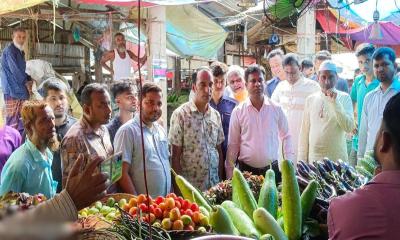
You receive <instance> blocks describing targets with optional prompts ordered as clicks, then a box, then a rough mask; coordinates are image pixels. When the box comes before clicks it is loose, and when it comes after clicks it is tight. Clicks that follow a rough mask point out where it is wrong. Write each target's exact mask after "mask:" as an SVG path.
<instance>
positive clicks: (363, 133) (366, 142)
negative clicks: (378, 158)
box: [357, 47, 400, 158]
mask: <svg viewBox="0 0 400 240" xmlns="http://www.w3.org/2000/svg"><path fill="white" fill-rule="evenodd" d="M372 59H373V68H374V75H375V76H376V78H378V80H379V82H380V84H379V87H377V88H376V89H375V90H373V91H371V92H369V93H368V94H367V95H366V96H365V99H364V105H363V109H362V114H361V123H360V131H359V135H358V152H357V157H358V158H361V157H363V156H364V154H365V153H366V152H367V151H370V150H373V147H374V142H375V137H376V133H377V132H378V130H379V127H380V124H381V121H382V116H383V110H384V109H385V106H386V103H387V102H388V101H389V100H390V99H391V98H392V97H393V96H394V95H396V94H397V93H398V92H399V91H400V82H399V79H398V78H397V77H396V75H395V74H396V70H397V64H396V62H395V61H396V54H395V52H394V51H393V50H392V49H391V48H387V47H382V48H378V49H377V50H375V52H374V54H373V55H372Z"/></svg>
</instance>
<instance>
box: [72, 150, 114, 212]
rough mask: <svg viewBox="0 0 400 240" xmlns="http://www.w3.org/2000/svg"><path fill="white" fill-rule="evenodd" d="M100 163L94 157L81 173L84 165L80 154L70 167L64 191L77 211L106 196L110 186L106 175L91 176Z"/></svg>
mask: <svg viewBox="0 0 400 240" xmlns="http://www.w3.org/2000/svg"><path fill="white" fill-rule="evenodd" d="M102 161H103V159H102V158H101V157H96V158H95V159H93V160H91V161H90V162H88V163H87V164H86V167H85V168H84V169H83V170H82V171H81V169H82V166H83V164H84V156H83V154H80V155H79V156H78V159H76V161H75V163H74V165H73V166H72V169H71V172H70V173H69V175H68V179H67V183H66V186H65V190H66V191H67V192H68V194H69V195H70V197H71V199H72V201H73V202H74V203H75V206H76V209H77V210H78V211H79V210H81V209H82V208H84V207H87V206H89V205H90V204H92V203H93V202H95V201H97V200H100V199H101V198H103V197H104V196H105V195H106V189H107V188H108V186H109V185H110V183H109V181H108V175H107V174H106V173H95V174H93V172H94V171H95V169H96V168H97V166H98V165H99V164H100V163H101V162H102Z"/></svg>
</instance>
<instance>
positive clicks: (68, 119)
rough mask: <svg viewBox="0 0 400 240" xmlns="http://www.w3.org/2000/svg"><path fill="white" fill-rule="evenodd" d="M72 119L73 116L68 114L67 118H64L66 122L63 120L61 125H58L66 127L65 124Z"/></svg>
mask: <svg viewBox="0 0 400 240" xmlns="http://www.w3.org/2000/svg"><path fill="white" fill-rule="evenodd" d="M71 120H72V117H71V116H69V115H67V116H66V118H65V120H64V122H63V123H62V124H61V125H60V126H57V127H64V126H65V125H67V124H68V123H69V122H70V121H71Z"/></svg>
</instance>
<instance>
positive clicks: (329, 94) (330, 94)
mask: <svg viewBox="0 0 400 240" xmlns="http://www.w3.org/2000/svg"><path fill="white" fill-rule="evenodd" d="M325 96H327V97H328V98H329V99H330V100H331V101H333V102H334V101H335V100H336V97H337V93H336V92H335V91H333V89H328V90H326V92H325Z"/></svg>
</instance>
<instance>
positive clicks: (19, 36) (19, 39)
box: [13, 31, 26, 48]
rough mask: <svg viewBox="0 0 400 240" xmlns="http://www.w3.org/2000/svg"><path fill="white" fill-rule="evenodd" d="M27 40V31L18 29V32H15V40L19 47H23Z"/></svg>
mask: <svg viewBox="0 0 400 240" xmlns="http://www.w3.org/2000/svg"><path fill="white" fill-rule="evenodd" d="M25 40H26V33H25V32H20V31H18V32H15V33H14V34H13V42H14V43H16V44H17V45H18V46H17V47H20V48H22V46H23V45H24V43H25Z"/></svg>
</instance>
